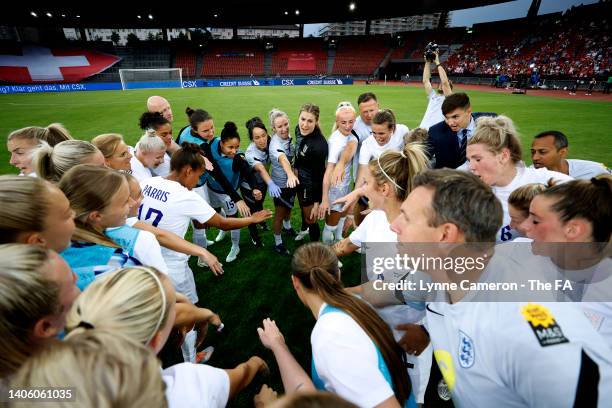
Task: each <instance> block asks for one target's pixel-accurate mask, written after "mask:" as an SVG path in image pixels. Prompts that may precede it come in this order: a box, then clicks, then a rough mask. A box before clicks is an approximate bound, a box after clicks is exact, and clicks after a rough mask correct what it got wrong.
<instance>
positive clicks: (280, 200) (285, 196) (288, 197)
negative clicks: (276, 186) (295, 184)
mask: <svg viewBox="0 0 612 408" xmlns="http://www.w3.org/2000/svg"><path fill="white" fill-rule="evenodd" d="M273 201H274V206H275V207H285V208H288V209H292V208H293V203H294V202H295V188H289V187H285V188H281V195H280V197H274V199H273Z"/></svg>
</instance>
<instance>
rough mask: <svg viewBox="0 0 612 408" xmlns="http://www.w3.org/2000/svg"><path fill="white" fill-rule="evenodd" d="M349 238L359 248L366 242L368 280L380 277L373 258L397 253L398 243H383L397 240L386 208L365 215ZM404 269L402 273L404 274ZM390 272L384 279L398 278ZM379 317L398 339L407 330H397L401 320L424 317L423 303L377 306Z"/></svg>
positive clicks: (412, 321) (363, 254)
mask: <svg viewBox="0 0 612 408" xmlns="http://www.w3.org/2000/svg"><path fill="white" fill-rule="evenodd" d="M348 239H349V241H351V243H352V244H353V245H355V246H358V247H360V248H362V247H363V245H364V244H365V250H363V251H362V256H364V257H365V263H366V273H367V276H368V280H369V281H373V280H375V279H380V276H379V275H377V274H376V273H374V270H373V258H379V257H384V258H393V257H394V256H395V254H396V253H397V249H396V248H395V245H384V244H383V243H396V242H397V234H396V233H395V232H393V231H391V224H389V220H388V219H387V214H386V213H385V212H384V211H383V210H376V209H375V210H372V212H370V213H369V214H368V215H366V216H365V218H364V219H363V221H362V222H361V224H359V226H358V227H357V228H356V229H355V230H354V231H353V232H352V233H351V235H349V237H348ZM404 273H405V272H402V275H403V274H404ZM390 274H393V272H392V271H389V272H387V273H385V274H384V280H385V281H387V280H392V281H396V280H395V279H398V277H396V276H393V277H392V276H390ZM376 311H377V312H378V314H379V315H380V317H381V318H382V319H383V320H384V321H385V322H386V323H387V324H388V325H389V327H391V329H392V331H393V335H394V336H395V338H396V340H399V339H400V338H401V337H402V335H403V334H404V332H400V331H398V330H395V326H397V325H398V324H402V323H414V322H418V321H420V320H421V319H422V318H423V317H424V316H425V311H424V305H423V304H421V305H416V304H413V303H411V304H410V305H392V306H386V307H381V308H376Z"/></svg>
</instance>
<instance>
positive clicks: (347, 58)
mask: <svg viewBox="0 0 612 408" xmlns="http://www.w3.org/2000/svg"><path fill="white" fill-rule="evenodd" d="M388 38H389V37H388V36H369V37H367V36H364V37H361V38H355V37H346V38H342V37H341V38H339V39H338V45H337V50H336V59H335V60H334V67H333V70H332V74H340V75H347V74H348V75H371V74H373V73H374V71H375V70H376V68H378V66H379V65H380V63H381V62H382V60H383V58H384V57H385V55H386V54H387V52H388V51H389V47H388V46H387V45H386V39H388Z"/></svg>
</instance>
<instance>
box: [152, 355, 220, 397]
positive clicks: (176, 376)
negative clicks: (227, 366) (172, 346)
mask: <svg viewBox="0 0 612 408" xmlns="http://www.w3.org/2000/svg"><path fill="white" fill-rule="evenodd" d="M162 379H163V380H164V383H166V399H167V400H168V406H169V407H170V408H200V407H207V408H223V407H225V406H226V405H227V402H228V399H229V392H230V381H229V376H228V375H227V372H225V370H222V369H220V368H215V367H211V366H209V365H206V364H192V363H181V364H177V365H173V366H172V367H169V368H166V369H165V370H162Z"/></svg>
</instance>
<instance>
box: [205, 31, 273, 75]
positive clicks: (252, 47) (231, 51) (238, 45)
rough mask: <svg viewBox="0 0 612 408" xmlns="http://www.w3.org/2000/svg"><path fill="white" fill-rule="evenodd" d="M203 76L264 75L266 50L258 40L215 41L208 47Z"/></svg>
mask: <svg viewBox="0 0 612 408" xmlns="http://www.w3.org/2000/svg"><path fill="white" fill-rule="evenodd" d="M201 74H202V76H204V77H211V76H224V75H264V52H263V51H262V50H261V47H260V46H259V42H257V41H248V40H242V41H233V40H232V41H214V42H211V43H210V45H209V46H208V47H207V49H206V51H205V54H204V61H203V65H202V72H201Z"/></svg>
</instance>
